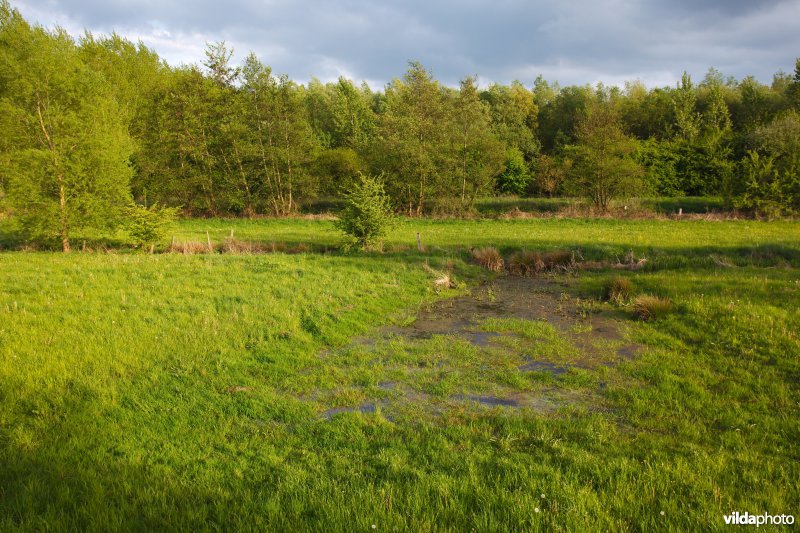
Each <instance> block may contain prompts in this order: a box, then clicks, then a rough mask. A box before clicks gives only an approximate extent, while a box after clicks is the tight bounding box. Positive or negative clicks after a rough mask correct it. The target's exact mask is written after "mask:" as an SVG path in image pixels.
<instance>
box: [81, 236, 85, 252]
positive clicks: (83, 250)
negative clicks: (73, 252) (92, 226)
mask: <svg viewBox="0 0 800 533" xmlns="http://www.w3.org/2000/svg"><path fill="white" fill-rule="evenodd" d="M81 251H82V252H85V251H86V239H83V247H82V248H81Z"/></svg>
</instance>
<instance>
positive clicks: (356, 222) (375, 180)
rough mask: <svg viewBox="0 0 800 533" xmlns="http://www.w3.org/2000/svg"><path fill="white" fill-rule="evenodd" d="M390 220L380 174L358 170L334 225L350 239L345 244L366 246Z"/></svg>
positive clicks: (384, 229)
mask: <svg viewBox="0 0 800 533" xmlns="http://www.w3.org/2000/svg"><path fill="white" fill-rule="evenodd" d="M393 222H394V217H393V215H392V208H391V202H390V199H389V196H388V195H387V194H386V191H385V190H384V188H383V181H382V180H381V178H379V177H372V176H367V175H365V174H359V176H358V179H357V180H356V183H355V184H354V186H353V189H352V190H351V191H350V192H348V193H346V194H345V207H344V209H343V210H342V211H341V213H340V214H339V219H338V220H337V221H335V222H334V225H335V226H336V228H337V229H338V230H339V231H341V232H342V233H344V234H345V236H347V237H348V238H349V239H350V242H349V243H348V244H347V246H348V247H349V246H358V247H360V248H362V249H365V250H366V249H368V248H369V247H370V246H372V245H373V244H375V243H376V242H377V241H378V240H379V239H380V238H381V237H383V236H384V235H386V231H387V230H388V229H389V227H390V226H391V225H392V224H393Z"/></svg>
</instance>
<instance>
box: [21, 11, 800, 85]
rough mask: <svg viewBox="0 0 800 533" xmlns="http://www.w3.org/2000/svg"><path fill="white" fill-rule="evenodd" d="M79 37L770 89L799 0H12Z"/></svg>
mask: <svg viewBox="0 0 800 533" xmlns="http://www.w3.org/2000/svg"><path fill="white" fill-rule="evenodd" d="M11 2H12V5H13V6H14V7H16V8H17V9H19V10H20V11H21V12H22V14H23V15H24V16H25V18H26V19H28V20H29V21H32V22H38V23H40V24H42V25H45V26H48V27H52V26H53V25H56V24H58V25H60V26H62V27H64V28H66V29H67V30H69V31H70V33H72V34H73V35H78V34H80V33H82V32H83V30H84V29H88V30H91V31H92V32H94V33H109V32H111V31H116V32H117V33H119V34H121V35H123V36H125V37H128V38H130V39H132V40H134V41H136V40H139V39H141V40H142V41H143V42H144V43H145V44H146V45H147V46H149V47H151V48H153V49H155V50H156V52H158V54H159V55H160V56H161V57H163V58H164V59H166V60H167V61H168V62H169V63H170V64H172V65H177V64H180V63H199V62H200V61H202V59H203V57H204V54H203V50H204V48H205V43H206V42H213V41H219V40H225V41H227V42H228V43H229V44H231V45H232V46H233V47H234V49H235V52H236V59H237V60H241V59H243V58H244V56H245V55H246V54H247V53H248V52H249V51H251V50H252V51H254V52H255V53H256V54H257V55H258V56H259V57H260V58H261V60H262V61H263V62H265V63H267V64H269V65H271V66H272V67H273V70H274V71H275V72H278V73H286V74H289V76H291V77H292V78H293V79H295V80H297V81H300V82H305V81H307V80H309V79H310V78H311V77H312V76H316V77H318V78H320V79H321V80H323V81H329V80H334V79H336V78H337V77H338V76H340V75H343V76H346V77H348V78H352V79H355V80H357V81H361V80H366V81H367V82H369V83H370V85H372V86H373V87H374V88H380V87H382V86H383V85H384V83H386V82H387V81H389V80H390V79H392V78H393V77H398V76H401V75H402V74H403V72H404V71H405V69H406V67H407V62H408V60H409V59H416V60H419V61H421V62H422V63H423V65H425V66H426V67H428V68H429V69H430V70H432V71H433V73H434V76H436V78H437V79H439V80H441V81H443V82H445V83H447V84H449V85H456V84H457V83H458V80H459V79H461V78H463V77H464V76H465V75H471V74H477V75H478V76H479V79H480V80H481V81H482V82H483V83H484V84H485V83H486V82H488V81H496V82H501V83H508V82H510V81H512V80H514V79H519V80H520V81H522V82H524V83H525V84H526V85H530V84H531V83H532V82H533V80H534V79H535V78H536V76H538V75H539V74H542V75H544V77H545V78H546V79H547V80H549V81H556V80H557V81H559V82H560V83H561V84H562V85H570V84H585V83H592V84H595V83H597V82H600V81H602V82H604V83H606V84H609V85H611V84H615V85H622V83H623V82H624V81H626V80H637V79H638V80H641V81H642V82H644V83H645V84H646V85H647V86H648V87H652V86H663V85H674V84H675V82H676V80H677V79H679V78H680V74H681V72H682V71H683V70H687V71H688V72H689V73H690V74H692V75H693V76H694V77H695V79H697V80H698V81H699V80H700V79H702V77H703V76H704V74H705V73H706V71H707V70H708V68H709V67H711V66H713V67H716V68H717V69H719V70H720V71H722V73H723V74H724V75H725V76H734V77H736V78H737V79H740V78H742V77H744V76H746V75H750V74H752V75H754V76H756V78H758V79H759V80H761V81H762V82H765V83H769V82H771V80H772V75H773V74H774V73H775V72H776V71H778V70H779V69H783V70H784V71H786V72H790V73H791V72H792V71H793V69H794V61H795V58H796V57H798V56H800V0H786V1H773V0H671V1H656V0H641V1H633V0H564V1H561V2H556V1H552V0H551V1H549V2H545V1H541V0H528V1H523V0H491V1H486V0H407V1H401V0H391V1H381V0H327V1H326V0H295V1H291V0H260V1H259V0H227V1H226V0H195V1H191V2H190V1H174V0H135V1H134V0H69V1H65V0H22V1H21V0H11Z"/></svg>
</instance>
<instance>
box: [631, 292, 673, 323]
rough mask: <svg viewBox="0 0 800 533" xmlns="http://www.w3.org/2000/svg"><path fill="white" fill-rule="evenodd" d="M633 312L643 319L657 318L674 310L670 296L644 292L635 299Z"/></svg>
mask: <svg viewBox="0 0 800 533" xmlns="http://www.w3.org/2000/svg"><path fill="white" fill-rule="evenodd" d="M633 312H634V313H635V314H636V316H638V317H639V318H640V319H642V320H655V319H658V318H662V317H664V316H666V315H668V314H669V313H671V312H672V302H671V301H670V299H669V298H662V297H660V296H653V295H651V294H642V295H640V296H637V297H636V299H635V300H634V301H633Z"/></svg>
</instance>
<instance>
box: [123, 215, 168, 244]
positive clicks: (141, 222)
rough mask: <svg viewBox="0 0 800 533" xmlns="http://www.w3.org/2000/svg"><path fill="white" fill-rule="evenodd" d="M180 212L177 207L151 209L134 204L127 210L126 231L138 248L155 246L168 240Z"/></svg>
mask: <svg viewBox="0 0 800 533" xmlns="http://www.w3.org/2000/svg"><path fill="white" fill-rule="evenodd" d="M178 211H179V208H177V207H161V206H159V205H158V204H153V205H151V206H150V207H145V206H143V205H138V204H133V205H131V206H129V207H127V208H125V226H124V227H125V231H126V232H127V233H128V235H130V239H131V242H132V244H133V245H134V246H136V247H137V248H142V249H144V248H146V247H148V246H154V245H155V244H157V243H158V242H161V241H164V240H165V239H166V237H167V232H168V231H169V228H170V226H171V225H172V224H173V222H175V219H176V218H177V216H178Z"/></svg>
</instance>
